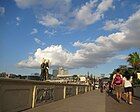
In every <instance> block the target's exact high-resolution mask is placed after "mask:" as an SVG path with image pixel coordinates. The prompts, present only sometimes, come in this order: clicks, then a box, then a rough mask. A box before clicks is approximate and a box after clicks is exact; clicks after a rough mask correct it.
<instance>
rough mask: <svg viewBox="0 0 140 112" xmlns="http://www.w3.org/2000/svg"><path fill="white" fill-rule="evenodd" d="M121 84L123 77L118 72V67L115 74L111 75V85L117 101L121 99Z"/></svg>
mask: <svg viewBox="0 0 140 112" xmlns="http://www.w3.org/2000/svg"><path fill="white" fill-rule="evenodd" d="M122 84H123V77H122V75H121V74H120V69H117V70H116V74H114V75H113V80H112V83H111V85H112V87H114V89H115V92H116V98H117V101H118V102H120V101H121V96H122Z"/></svg>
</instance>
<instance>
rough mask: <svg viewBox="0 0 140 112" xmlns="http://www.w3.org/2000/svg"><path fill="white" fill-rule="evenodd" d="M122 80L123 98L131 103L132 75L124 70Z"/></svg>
mask: <svg viewBox="0 0 140 112" xmlns="http://www.w3.org/2000/svg"><path fill="white" fill-rule="evenodd" d="M123 82H124V91H125V100H126V102H128V103H129V104H130V105H132V104H133V103H132V91H133V88H132V84H131V83H132V77H131V76H130V74H129V73H128V71H126V72H125V77H124V78H123Z"/></svg>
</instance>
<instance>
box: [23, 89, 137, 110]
mask: <svg viewBox="0 0 140 112" xmlns="http://www.w3.org/2000/svg"><path fill="white" fill-rule="evenodd" d="M24 112H140V100H139V99H134V104H133V105H129V104H126V103H125V102H124V101H122V102H121V103H118V102H117V101H116V100H115V99H114V96H108V95H107V94H106V93H100V92H99V91H98V90H94V91H91V92H88V93H85V94H81V95H77V96H73V97H70V98H67V99H64V100H59V101H56V102H53V103H49V104H46V105H42V106H39V107H36V108H33V109H29V110H26V111H24Z"/></svg>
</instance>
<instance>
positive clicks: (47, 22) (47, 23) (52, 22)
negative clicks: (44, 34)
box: [39, 15, 62, 26]
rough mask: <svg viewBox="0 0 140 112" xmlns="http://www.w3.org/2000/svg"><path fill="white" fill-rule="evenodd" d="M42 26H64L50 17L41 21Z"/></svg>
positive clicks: (45, 17) (44, 17)
mask: <svg viewBox="0 0 140 112" xmlns="http://www.w3.org/2000/svg"><path fill="white" fill-rule="evenodd" d="M39 23H40V24H42V25H44V26H57V25H60V24H62V22H61V21H59V20H58V19H57V18H55V17H52V16H50V15H47V16H43V17H42V18H41V20H40V21H39Z"/></svg>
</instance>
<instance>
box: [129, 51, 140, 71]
mask: <svg viewBox="0 0 140 112" xmlns="http://www.w3.org/2000/svg"><path fill="white" fill-rule="evenodd" d="M127 62H128V63H129V64H130V65H131V66H132V67H133V68H134V70H135V71H137V70H139V69H140V54H139V53H137V52H134V53H132V54H129V56H128V59H127Z"/></svg>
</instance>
